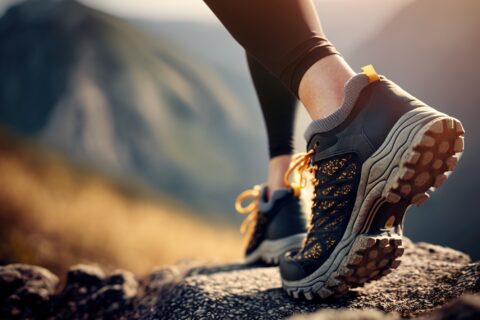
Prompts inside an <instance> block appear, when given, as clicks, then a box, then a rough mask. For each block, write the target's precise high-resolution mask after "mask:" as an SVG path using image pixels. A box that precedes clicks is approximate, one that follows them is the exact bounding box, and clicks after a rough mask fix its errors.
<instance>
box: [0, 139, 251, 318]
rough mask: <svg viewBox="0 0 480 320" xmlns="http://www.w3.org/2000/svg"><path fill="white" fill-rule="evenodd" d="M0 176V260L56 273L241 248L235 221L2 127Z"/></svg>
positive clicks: (140, 265) (224, 255) (137, 265)
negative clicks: (205, 215)
mask: <svg viewBox="0 0 480 320" xmlns="http://www.w3.org/2000/svg"><path fill="white" fill-rule="evenodd" d="M0 181H2V183H1V184H0V265H3V264H7V263H30V264H37V265H41V266H43V267H47V268H49V269H51V270H53V271H54V272H56V273H61V274H62V273H64V272H65V271H66V270H67V269H68V268H69V267H70V266H71V265H72V264H77V263H95V264H99V265H101V266H102V267H103V268H106V269H107V270H112V269H116V268H125V269H129V270H131V271H133V272H135V273H137V274H146V273H148V272H150V271H151V270H152V268H153V267H154V266H155V265H164V264H172V263H176V262H178V261H179V260H181V259H185V258H195V257H197V258H202V259H214V260H215V259H219V260H221V261H229V260H230V261H231V260H235V259H238V258H239V257H240V256H241V248H242V245H241V237H240V235H239V233H238V232H237V230H236V228H235V229H233V228H226V227H225V226H224V225H222V223H221V222H219V221H217V223H212V222H207V221H205V220H203V219H201V218H200V217H199V216H198V213H196V212H192V211H191V210H189V209H188V208H186V207H185V206H183V205H181V204H178V203H176V202H172V201H171V200H169V199H166V198H159V197H158V196H156V197H155V198H152V197H151V196H149V195H146V194H145V193H143V192H139V190H138V188H136V187H135V186H131V185H127V184H125V183H120V182H119V181H113V180H112V179H108V178H106V177H105V176H103V175H101V174H98V172H95V171H92V170H91V169H89V168H86V167H82V166H78V165H72V164H71V163H69V161H66V159H65V158H64V157H63V156H62V155H60V154H58V153H55V152H51V151H49V152H46V150H45V149H44V148H40V147H39V146H38V145H32V144H31V143H29V142H26V141H25V140H23V139H19V138H17V137H15V136H12V135H9V134H6V133H5V132H4V130H1V131H0ZM192 235H195V240H194V241H192V239H193V238H192ZM0 318H1V316H0Z"/></svg>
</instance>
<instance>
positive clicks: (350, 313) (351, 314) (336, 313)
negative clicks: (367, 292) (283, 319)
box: [289, 309, 401, 320]
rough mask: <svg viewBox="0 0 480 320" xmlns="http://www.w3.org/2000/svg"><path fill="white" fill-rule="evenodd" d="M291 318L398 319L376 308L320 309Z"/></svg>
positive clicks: (300, 319)
mask: <svg viewBox="0 0 480 320" xmlns="http://www.w3.org/2000/svg"><path fill="white" fill-rule="evenodd" d="M289 319H291V320H400V319H401V318H400V316H399V315H398V314H395V313H390V314H386V313H384V312H380V311H377V310H371V309H368V310H334V309H326V310H320V311H317V312H315V313H311V314H302V315H296V316H293V317H291V318H289Z"/></svg>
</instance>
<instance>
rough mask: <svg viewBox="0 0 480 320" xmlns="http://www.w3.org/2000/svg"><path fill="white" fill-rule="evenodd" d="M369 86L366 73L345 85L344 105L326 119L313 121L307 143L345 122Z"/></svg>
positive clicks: (306, 135) (308, 130)
mask: <svg viewBox="0 0 480 320" xmlns="http://www.w3.org/2000/svg"><path fill="white" fill-rule="evenodd" d="M368 84H369V78H368V77H367V76H366V75H365V74H364V73H359V74H357V75H355V76H353V77H352V78H351V79H350V80H348V81H347V83H346V84H345V90H344V96H343V101H342V104H341V105H340V107H339V108H338V109H337V111H335V112H334V113H332V114H330V115H328V116H326V117H325V118H322V119H318V120H314V121H312V122H311V123H310V125H309V126H308V127H307V130H305V134H304V138H305V140H306V141H307V143H309V142H310V139H311V138H312V137H313V135H314V134H317V133H322V132H327V131H330V130H332V129H334V128H335V127H337V126H339V125H340V124H341V123H342V122H343V121H345V119H347V117H348V115H349V114H350V112H351V111H352V109H353V107H354V105H355V103H356V102H357V99H358V97H359V96H360V92H361V91H362V90H363V89H364V88H365V87H366V86H367V85H368Z"/></svg>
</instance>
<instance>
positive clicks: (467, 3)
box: [352, 0, 480, 259]
mask: <svg viewBox="0 0 480 320" xmlns="http://www.w3.org/2000/svg"><path fill="white" fill-rule="evenodd" d="M479 12H480V2H479V1H476V0H459V1H451V0H417V1H415V2H413V3H411V4H410V5H409V6H407V7H406V8H404V9H403V10H402V11H401V12H399V14H398V15H397V16H396V17H395V18H394V19H392V20H391V21H390V22H389V23H388V24H386V25H385V27H384V28H382V29H380V30H379V32H378V34H377V35H376V36H375V37H373V38H372V39H371V40H370V41H368V42H366V43H364V45H363V46H361V47H360V48H358V50H357V51H356V53H357V54H356V55H355V57H353V59H352V61H353V65H354V66H355V67H360V66H361V65H365V64H367V63H373V64H374V65H375V67H376V69H377V71H379V72H381V73H383V74H385V75H386V76H387V77H389V78H391V79H393V80H394V81H395V82H397V83H399V84H400V85H401V86H402V87H404V88H405V89H407V90H408V91H410V92H411V93H412V94H414V95H416V96H417V97H419V98H420V99H422V100H424V101H426V102H427V103H428V104H430V105H432V106H435V108H437V109H439V110H440V111H444V112H448V113H449V114H451V115H453V116H455V117H457V118H459V119H460V120H461V121H462V122H463V124H464V126H465V130H466V135H465V144H466V150H465V153H464V154H463V157H462V160H461V161H460V163H459V165H458V167H457V169H456V171H455V173H454V174H453V175H452V176H451V177H450V178H449V181H448V182H447V183H446V184H445V185H444V186H442V187H441V188H440V189H439V190H438V191H437V192H436V193H435V194H434V195H433V196H432V199H430V201H428V202H427V203H426V204H425V206H423V207H421V208H412V210H411V213H410V214H409V216H408V218H407V226H406V232H407V235H409V236H410V237H412V238H413V239H414V240H427V241H430V242H435V243H440V244H448V245H449V246H453V247H455V248H459V249H461V250H463V251H466V252H468V253H469V254H471V255H472V256H474V257H475V258H477V259H478V258H480V251H479V250H478V243H479V242H480V236H479V235H478V225H479V224H480V215H479V213H480V202H479V201H478V199H477V196H478V191H477V185H478V181H480V171H479V170H478V158H479V157H480V140H479V139H478V138H479V137H480V126H479V125H478V119H479V115H480V111H479V110H478V106H479V105H480V92H479V90H478V74H480V64H479V63H478V57H479V56H480V42H479V41H478V39H480V20H479V19H478V13H479Z"/></svg>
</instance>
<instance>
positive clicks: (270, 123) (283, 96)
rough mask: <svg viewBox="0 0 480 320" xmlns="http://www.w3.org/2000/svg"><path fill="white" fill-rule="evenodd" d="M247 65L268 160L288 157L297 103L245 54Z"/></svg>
mask: <svg viewBox="0 0 480 320" xmlns="http://www.w3.org/2000/svg"><path fill="white" fill-rule="evenodd" d="M247 62H248V67H249V69H250V74H251V76H252V80H253V84H254V86H255V91H256V92H257V96H258V100H259V102H260V107H261V108H262V113H263V118H264V119H265V125H266V127H267V135H268V148H269V154H270V158H274V157H276V156H281V155H288V154H292V152H293V127H294V122H295V113H296V106H297V103H298V100H297V98H296V97H295V96H294V95H293V94H292V93H291V92H290V91H289V90H288V89H287V88H286V87H285V86H284V85H283V84H282V83H281V82H280V81H279V80H278V78H276V77H275V76H274V75H273V74H272V73H271V72H269V71H268V70H267V69H265V67H264V66H263V65H261V64H260V63H259V62H258V61H257V60H256V59H255V58H253V57H252V56H250V55H248V54H247Z"/></svg>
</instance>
